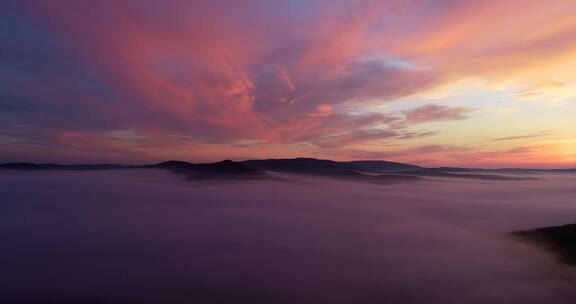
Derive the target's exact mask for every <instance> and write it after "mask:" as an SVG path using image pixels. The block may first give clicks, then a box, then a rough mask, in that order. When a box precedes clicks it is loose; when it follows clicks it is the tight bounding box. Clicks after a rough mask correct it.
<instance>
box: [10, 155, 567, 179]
mask: <svg viewBox="0 0 576 304" xmlns="http://www.w3.org/2000/svg"><path fill="white" fill-rule="evenodd" d="M146 168H148V169H150V168H155V169H167V170H172V171H174V172H177V173H180V174H185V175H187V176H189V177H195V178H219V177H222V178H230V177H233V178H253V177H256V176H258V177H259V178H261V177H262V176H265V175H266V173H265V171H276V172H282V173H290V174H303V175H315V176H326V177H333V178H340V179H342V178H344V179H353V180H359V181H369V182H382V181H387V182H389V181H393V180H402V181H406V180H416V179H419V178H423V177H439V178H464V179H478V180H495V181H514V180H517V181H520V180H531V179H535V178H534V177H532V176H526V175H528V174H536V173H576V169H548V170H546V169H515V168H503V169H473V168H455V167H440V168H424V167H420V166H416V165H412V164H406V163H397V162H389V161H383V160H362V161H349V162H339V161H333V160H327V159H315V158H304V157H300V158H292V159H262V160H246V161H242V162H235V161H231V160H224V161H221V162H216V163H201V164H194V163H190V162H185V161H178V160H169V161H165V162H161V163H157V164H150V165H137V166H135V165H120V164H95V165H59V164H34V163H25V162H22V163H6V164H0V169H11V170H110V169H146Z"/></svg>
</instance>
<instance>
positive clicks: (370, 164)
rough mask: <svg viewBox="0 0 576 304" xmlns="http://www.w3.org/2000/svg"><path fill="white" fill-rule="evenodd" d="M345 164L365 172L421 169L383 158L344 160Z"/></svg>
mask: <svg viewBox="0 0 576 304" xmlns="http://www.w3.org/2000/svg"><path fill="white" fill-rule="evenodd" d="M345 164H346V165H348V166H350V167H352V168H354V169H356V170H361V171H366V172H402V171H407V170H418V169H422V167H420V166H416V165H411V164H405V163H397V162H390V161H384V160H354V161H349V162H345Z"/></svg>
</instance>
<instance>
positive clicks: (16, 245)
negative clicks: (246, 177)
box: [0, 169, 576, 304]
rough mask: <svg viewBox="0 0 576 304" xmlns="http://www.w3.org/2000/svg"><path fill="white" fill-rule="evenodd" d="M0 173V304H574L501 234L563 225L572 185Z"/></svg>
mask: <svg viewBox="0 0 576 304" xmlns="http://www.w3.org/2000/svg"><path fill="white" fill-rule="evenodd" d="M278 177H280V178H279V179H277V180H260V181H226V182H214V181H211V182H190V181H186V180H184V179H182V177H181V176H178V175H175V174H172V173H170V172H169V171H164V170H152V169H151V170H133V171H131V170H115V171H98V172H37V173H29V172H12V171H3V172H0V239H1V243H0V246H1V251H0V258H1V261H2V264H3V265H2V270H1V272H0V280H1V282H0V283H1V287H0V288H1V289H2V292H0V302H2V303H274V304H278V303H332V304H333V303H408V304H411V303H473V304H474V303H523V304H524V303H574V301H576V288H574V286H575V285H576V276H575V271H574V269H573V268H571V267H570V266H567V265H564V264H561V263H559V262H557V260H556V259H555V258H554V257H553V256H552V255H550V254H549V253H547V252H545V251H543V250H541V249H539V248H537V247H533V246H532V245H530V244H524V243H521V242H518V241H515V240H513V239H511V238H509V237H508V236H507V233H508V232H510V231H515V230H523V229H531V228H536V227H541V226H552V225H558V224H565V223H570V222H575V221H576V218H575V217H574V214H576V204H575V203H574V197H576V187H575V185H576V179H575V176H570V175H540V176H539V178H540V179H539V180H534V181H505V182H487V181H469V180H467V181H461V180H456V179H452V180H448V179H446V180H440V179H436V180H433V179H431V180H425V181H420V182H411V183H403V184H397V185H373V184H363V183H356V182H343V181H335V180H330V179H319V178H309V177H306V178H304V177H300V176H289V175H285V176H284V175H283V176H278Z"/></svg>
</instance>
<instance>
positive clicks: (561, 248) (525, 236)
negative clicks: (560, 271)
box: [513, 224, 576, 265]
mask: <svg viewBox="0 0 576 304" xmlns="http://www.w3.org/2000/svg"><path fill="white" fill-rule="evenodd" d="M513 235H514V236H515V237H517V238H520V239H522V240H527V241H529V242H532V243H534V244H537V245H540V246H544V247H545V248H548V249H551V250H552V252H554V253H556V254H557V255H558V257H559V258H560V259H561V260H562V261H564V262H566V263H569V264H573V265H576V224H569V225H563V226H554V227H545V228H538V229H533V230H528V231H520V232H514V233H513Z"/></svg>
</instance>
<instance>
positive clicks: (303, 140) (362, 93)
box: [0, 0, 576, 168]
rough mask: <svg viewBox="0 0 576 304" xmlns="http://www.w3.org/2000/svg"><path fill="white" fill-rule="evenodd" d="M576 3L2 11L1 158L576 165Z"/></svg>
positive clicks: (146, 2)
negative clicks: (296, 159) (301, 159)
mask: <svg viewBox="0 0 576 304" xmlns="http://www.w3.org/2000/svg"><path fill="white" fill-rule="evenodd" d="M575 15H576V1H573V0H548V1H541V0H506V1H504V0H482V1H468V0H380V1H378V0H374V1H371V0H366V1H362V0H210V1H192V0H85V1H78V0H70V1H67V0H58V1H49V0H46V1H42V0H36V1H22V0H14V1H6V0H0V162H13V161H32V162H59V163H101V162H122V163H147V162H155V161H161V160H167V159H179V160H186V161H192V162H208V161H219V160H222V159H226V158H229V159H234V160H244V159H254V158H291V157H300V156H302V157H316V158H327V159H334V160H352V159H384V160H391V161H402V162H409V163H414V164H420V165H424V166H470V167H536V168H560V167H576V18H575V17H574V16H575Z"/></svg>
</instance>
